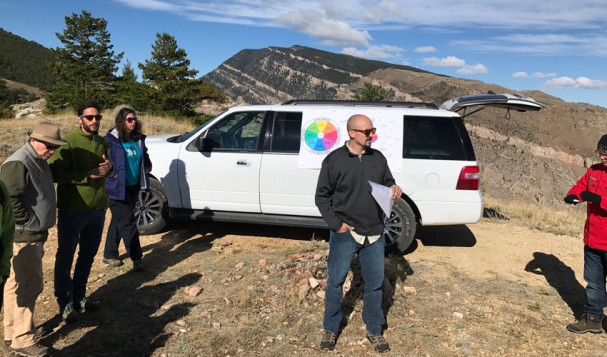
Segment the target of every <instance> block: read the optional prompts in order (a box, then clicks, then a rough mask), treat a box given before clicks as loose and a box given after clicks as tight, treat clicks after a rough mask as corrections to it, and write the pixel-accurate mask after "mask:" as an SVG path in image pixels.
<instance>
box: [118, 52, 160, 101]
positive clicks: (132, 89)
mask: <svg viewBox="0 0 607 357" xmlns="http://www.w3.org/2000/svg"><path fill="white" fill-rule="evenodd" d="M149 92H150V90H149V87H148V86H147V85H146V84H143V83H141V82H137V74H136V73H135V69H134V68H133V65H132V64H131V62H130V61H128V60H127V61H126V63H125V64H124V67H123V68H122V75H121V76H120V77H119V78H118V81H117V83H116V101H117V103H118V104H126V105H128V106H129V107H131V108H133V109H135V110H138V111H147V110H149V109H150V105H151V101H150V99H149V98H148V94H149Z"/></svg>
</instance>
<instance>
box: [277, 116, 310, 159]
mask: <svg viewBox="0 0 607 357" xmlns="http://www.w3.org/2000/svg"><path fill="white" fill-rule="evenodd" d="M301 117H302V113H294V112H277V113H276V115H275V116H274V127H273V128H272V143H271V144H270V151H275V152H289V153H297V152H299V145H300V136H301Z"/></svg>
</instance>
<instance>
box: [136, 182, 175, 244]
mask: <svg viewBox="0 0 607 357" xmlns="http://www.w3.org/2000/svg"><path fill="white" fill-rule="evenodd" d="M150 191H152V192H151V193H150V192H147V191H140V192H139V199H138V200H137V203H136V204H135V212H134V213H135V220H136V221H137V229H138V230H139V233H140V234H143V235H147V234H156V233H158V232H160V231H162V230H163V229H164V228H165V227H166V226H167V224H168V205H167V195H166V193H165V192H164V188H163V187H162V184H161V183H160V181H158V180H156V179H154V178H152V177H150Z"/></svg>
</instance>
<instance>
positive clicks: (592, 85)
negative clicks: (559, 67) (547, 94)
mask: <svg viewBox="0 0 607 357" xmlns="http://www.w3.org/2000/svg"><path fill="white" fill-rule="evenodd" d="M566 87H573V88H585V89H605V88H607V81H601V80H598V79H589V78H586V77H578V78H577V79H573V78H569V77H558V78H553V79H551V80H549V81H546V83H544V85H543V88H544V89H546V90H553V89H559V88H566Z"/></svg>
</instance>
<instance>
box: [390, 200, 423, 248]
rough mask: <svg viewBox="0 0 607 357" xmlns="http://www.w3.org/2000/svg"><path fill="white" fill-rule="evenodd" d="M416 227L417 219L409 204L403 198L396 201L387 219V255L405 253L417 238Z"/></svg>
mask: <svg viewBox="0 0 607 357" xmlns="http://www.w3.org/2000/svg"><path fill="white" fill-rule="evenodd" d="M416 229H417V221H416V220H415V214H414V213H413V210H412V209H411V207H409V204H408V203H407V202H406V201H405V200H403V199H402V198H399V199H398V200H396V201H394V205H393V206H392V213H391V214H390V218H388V220H387V221H386V229H385V232H386V234H385V236H386V255H388V254H404V253H405V251H406V250H407V248H409V246H410V245H411V243H412V242H413V240H414V239H415V230H416Z"/></svg>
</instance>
